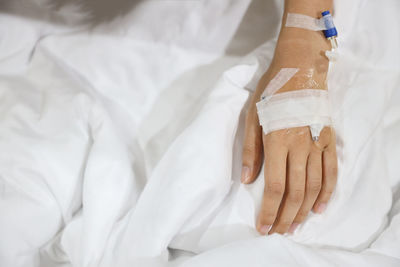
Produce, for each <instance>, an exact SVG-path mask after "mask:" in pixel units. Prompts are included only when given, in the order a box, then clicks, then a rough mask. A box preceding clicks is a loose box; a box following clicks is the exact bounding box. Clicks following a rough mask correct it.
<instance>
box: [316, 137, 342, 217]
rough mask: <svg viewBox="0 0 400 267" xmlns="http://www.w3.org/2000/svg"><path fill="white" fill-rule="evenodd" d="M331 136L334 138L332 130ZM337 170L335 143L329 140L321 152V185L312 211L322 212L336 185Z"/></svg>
mask: <svg viewBox="0 0 400 267" xmlns="http://www.w3.org/2000/svg"><path fill="white" fill-rule="evenodd" d="M332 138H333V139H334V138H335V135H334V133H333V131H332ZM337 170H338V169H337V155H336V145H335V142H334V141H331V142H330V144H329V146H328V147H327V148H326V150H325V151H324V152H323V154H322V187H321V191H320V193H319V195H318V198H317V200H316V201H315V204H314V207H313V211H314V212H316V213H322V212H323V211H324V210H325V208H326V203H328V201H329V199H330V198H331V195H332V192H333V190H334V189H335V186H336V181H337Z"/></svg>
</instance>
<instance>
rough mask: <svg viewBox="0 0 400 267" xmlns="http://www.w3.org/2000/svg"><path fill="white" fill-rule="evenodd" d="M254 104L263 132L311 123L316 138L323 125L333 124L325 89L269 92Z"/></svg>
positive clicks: (309, 124)
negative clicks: (264, 97) (267, 96)
mask: <svg viewBox="0 0 400 267" xmlns="http://www.w3.org/2000/svg"><path fill="white" fill-rule="evenodd" d="M256 106H257V113H258V118H259V121H260V125H261V126H262V128H263V131H264V134H268V133H269V132H272V131H276V130H281V129H286V128H292V127H301V126H314V127H313V128H314V133H313V132H312V134H313V138H314V136H316V138H318V136H319V132H320V130H321V129H322V128H323V126H328V125H332V121H331V111H330V104H329V98H328V92H327V91H326V90H320V89H302V90H296V91H289V92H284V93H280V94H276V95H272V96H271V97H270V98H269V99H268V100H267V99H263V100H261V101H259V102H258V103H257V104H256ZM315 129H316V130H315ZM311 130H313V129H311Z"/></svg>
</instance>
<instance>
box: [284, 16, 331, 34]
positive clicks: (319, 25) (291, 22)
mask: <svg viewBox="0 0 400 267" xmlns="http://www.w3.org/2000/svg"><path fill="white" fill-rule="evenodd" d="M285 27H295V28H302V29H306V30H310V31H322V30H326V29H327V27H326V25H325V21H324V19H323V18H321V19H316V18H313V17H309V16H307V15H303V14H296V13H288V14H287V17H286V24H285Z"/></svg>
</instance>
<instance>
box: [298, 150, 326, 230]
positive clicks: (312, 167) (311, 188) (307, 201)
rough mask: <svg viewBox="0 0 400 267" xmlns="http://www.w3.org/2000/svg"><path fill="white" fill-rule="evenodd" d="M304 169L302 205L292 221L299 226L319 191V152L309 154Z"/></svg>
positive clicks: (320, 184) (320, 165) (320, 168)
mask: <svg viewBox="0 0 400 267" xmlns="http://www.w3.org/2000/svg"><path fill="white" fill-rule="evenodd" d="M306 168H307V169H306V176H307V177H306V191H305V196H304V201H303V204H302V205H301V207H300V210H299V212H298V213H297V215H296V217H295V218H294V221H293V222H294V223H296V225H299V224H300V223H302V222H303V221H304V220H305V219H306V218H307V216H308V214H309V212H310V211H311V208H312V207H313V205H314V203H315V200H316V199H317V197H318V194H319V192H320V190H321V186H322V153H321V152H320V151H318V150H315V151H312V152H311V153H310V155H309V156H308V160H307V167H306Z"/></svg>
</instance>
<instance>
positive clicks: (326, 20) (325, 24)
mask: <svg viewBox="0 0 400 267" xmlns="http://www.w3.org/2000/svg"><path fill="white" fill-rule="evenodd" d="M285 27H294V28H301V29H306V30H310V31H323V32H324V35H325V37H326V38H327V39H328V40H329V41H330V42H331V45H332V49H336V48H337V47H338V43H337V41H336V37H337V35H338V33H337V30H336V27H335V24H334V23H333V18H332V15H331V13H330V12H329V11H328V10H326V11H324V12H322V18H320V19H316V18H313V17H309V16H307V15H303V14H297V13H288V14H287V16H286V23H285ZM332 52H333V51H332ZM330 55H332V53H331V54H330ZM327 57H328V58H329V56H328V55H327ZM329 59H331V58H329Z"/></svg>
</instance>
